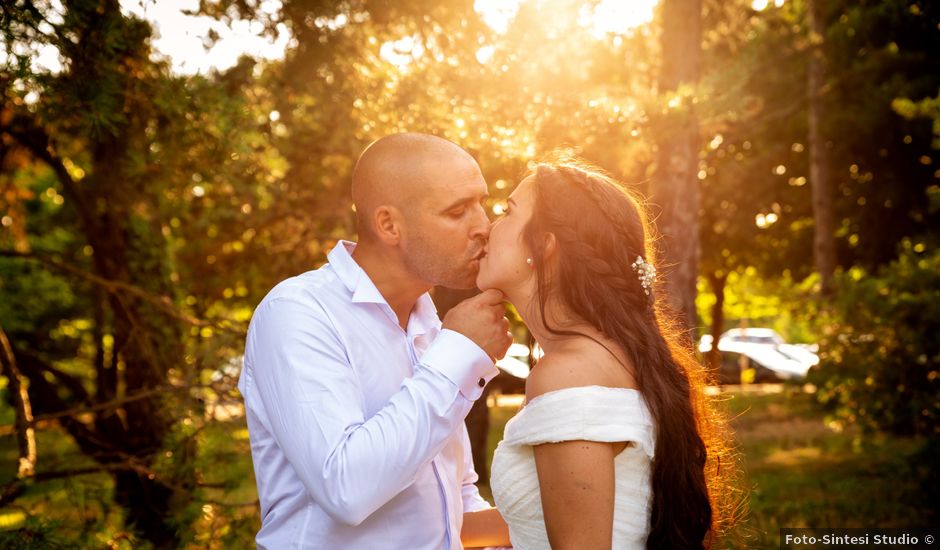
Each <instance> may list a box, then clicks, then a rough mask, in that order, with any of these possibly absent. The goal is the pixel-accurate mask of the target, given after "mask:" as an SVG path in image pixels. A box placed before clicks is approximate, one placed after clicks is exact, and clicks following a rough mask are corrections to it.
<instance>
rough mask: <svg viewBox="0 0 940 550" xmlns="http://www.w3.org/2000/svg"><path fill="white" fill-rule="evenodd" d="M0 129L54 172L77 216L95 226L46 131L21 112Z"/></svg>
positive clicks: (76, 183)
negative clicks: (71, 202) (73, 205)
mask: <svg viewBox="0 0 940 550" xmlns="http://www.w3.org/2000/svg"><path fill="white" fill-rule="evenodd" d="M0 131H2V132H6V133H7V134H9V135H10V136H11V137H12V138H13V139H15V140H16V141H17V142H19V143H20V145H22V146H23V147H25V148H26V149H28V150H29V151H30V152H31V153H32V154H33V155H34V156H35V157H36V158H38V159H40V160H42V161H43V162H45V163H46V164H47V165H48V166H49V168H51V169H52V171H53V173H55V175H56V178H57V179H58V180H59V182H60V183H61V184H62V189H63V190H64V191H65V195H66V197H67V198H68V199H69V200H71V201H73V202H74V203H75V207H76V209H77V210H78V213H79V216H80V217H81V219H82V222H83V223H84V225H85V227H87V228H88V229H89V230H93V229H94V228H96V227H97V225H98V224H97V221H96V218H95V215H94V212H93V210H92V209H91V208H89V206H88V204H87V203H86V202H85V198H84V196H82V194H81V192H80V191H79V189H78V182H77V181H75V179H74V178H73V177H72V175H71V174H69V171H68V169H67V168H66V167H65V163H63V162H62V159H61V158H59V156H58V155H57V154H56V153H55V148H54V147H53V145H52V140H51V139H50V138H49V135H48V134H47V133H46V131H45V130H44V129H43V128H42V127H40V126H39V125H38V124H37V123H36V121H35V120H33V119H32V118H31V117H28V116H24V115H22V114H19V113H17V114H15V115H13V117H12V119H11V120H10V122H9V123H7V124H3V125H0Z"/></svg>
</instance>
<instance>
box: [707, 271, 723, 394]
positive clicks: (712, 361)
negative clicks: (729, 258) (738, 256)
mask: <svg viewBox="0 0 940 550" xmlns="http://www.w3.org/2000/svg"><path fill="white" fill-rule="evenodd" d="M727 281H728V274H727V273H725V274H723V275H718V274H716V273H709V275H708V284H709V285H710V286H711V289H712V292H713V293H714V294H715V305H713V306H712V328H711V334H712V348H711V349H710V350H708V361H707V363H708V372H709V373H710V377H713V379H712V380H709V382H710V383H712V384H717V383H718V382H720V381H721V351H719V350H718V342H719V341H720V340H721V333H722V329H723V328H724V324H725V283H726V282H727Z"/></svg>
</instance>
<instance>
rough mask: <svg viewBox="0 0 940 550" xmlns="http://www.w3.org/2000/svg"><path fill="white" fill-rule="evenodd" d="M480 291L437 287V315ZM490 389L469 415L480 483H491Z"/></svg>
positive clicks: (468, 428) (474, 461) (468, 429)
mask: <svg viewBox="0 0 940 550" xmlns="http://www.w3.org/2000/svg"><path fill="white" fill-rule="evenodd" d="M479 292H480V291H479V290H477V289H471V290H454V289H451V288H444V287H436V288H435V289H434V304H435V305H437V314H438V315H439V316H440V317H441V319H443V318H444V316H445V315H447V312H448V311H450V310H451V308H453V307H454V306H456V305H457V304H459V303H460V302H462V301H464V300H466V299H467V298H470V297H471V296H474V295H476V294H479ZM488 388H489V386H487V389H485V390H484V391H483V395H481V396H480V398H479V399H477V400H476V401H475V402H474V403H473V407H472V408H471V409H470V412H469V413H468V414H467V419H466V424H467V432H468V434H469V435H470V449H471V452H472V453H473V467H474V469H475V470H476V472H477V475H478V476H480V483H489V481H490V475H489V464H487V460H486V443H487V442H486V440H487V436H488V435H489V432H490V413H489V409H488V408H487V406H486V396H487V393H488Z"/></svg>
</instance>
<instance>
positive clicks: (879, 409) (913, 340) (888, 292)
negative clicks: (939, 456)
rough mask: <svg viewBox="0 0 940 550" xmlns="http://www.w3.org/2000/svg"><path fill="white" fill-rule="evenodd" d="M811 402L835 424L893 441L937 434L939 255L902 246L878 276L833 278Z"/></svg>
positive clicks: (856, 271) (860, 273) (852, 273)
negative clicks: (835, 288)
mask: <svg viewBox="0 0 940 550" xmlns="http://www.w3.org/2000/svg"><path fill="white" fill-rule="evenodd" d="M838 288H839V291H838V297H837V299H836V301H835V303H834V306H833V311H832V313H831V320H830V324H829V327H828V331H827V333H826V335H825V337H824V338H823V340H822V341H821V342H820V350H821V364H820V367H819V369H818V370H817V371H816V372H815V373H813V374H812V379H811V380H812V381H813V382H814V383H815V384H817V385H818V387H819V391H818V394H817V398H818V400H819V402H820V403H821V404H822V405H824V406H825V407H826V408H827V409H828V410H829V411H830V412H831V413H832V414H833V415H834V417H835V419H837V420H838V421H843V422H847V423H852V424H859V425H860V426H862V427H864V428H866V429H873V430H874V429H877V430H884V431H887V432H890V433H896V434H922V435H928V436H933V437H936V436H937V434H940V340H938V339H937V334H940V251H937V250H936V249H934V250H932V251H931V252H924V251H923V248H922V245H919V244H911V243H910V242H906V243H905V246H904V247H903V250H902V253H901V255H900V257H899V258H898V259H897V260H896V261H894V262H892V263H891V264H889V265H888V266H885V267H883V268H881V269H879V270H878V271H877V272H874V273H872V272H866V271H864V270H862V269H861V268H853V269H850V270H849V271H847V272H846V273H844V274H842V275H841V276H840V277H839V287H838Z"/></svg>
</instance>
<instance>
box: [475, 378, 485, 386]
mask: <svg viewBox="0 0 940 550" xmlns="http://www.w3.org/2000/svg"><path fill="white" fill-rule="evenodd" d="M477 384H478V385H479V386H480V387H481V388H482V387H483V386H485V385H486V380H484V379H482V378H481V379H480V381H479V382H477Z"/></svg>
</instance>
